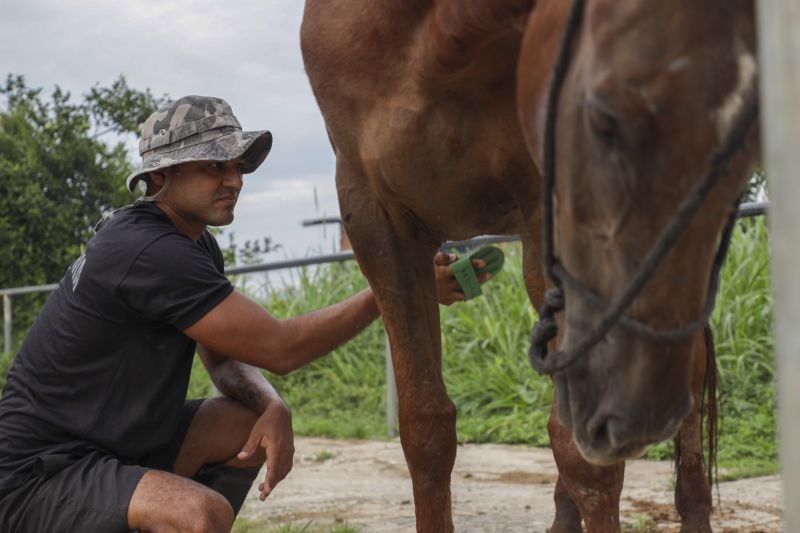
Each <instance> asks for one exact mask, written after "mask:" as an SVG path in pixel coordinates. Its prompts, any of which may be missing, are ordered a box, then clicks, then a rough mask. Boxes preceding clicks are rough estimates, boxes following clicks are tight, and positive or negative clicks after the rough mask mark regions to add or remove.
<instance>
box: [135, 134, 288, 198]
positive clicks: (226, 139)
mask: <svg viewBox="0 0 800 533" xmlns="http://www.w3.org/2000/svg"><path fill="white" fill-rule="evenodd" d="M271 149H272V134H271V133H270V132H269V131H236V132H233V133H229V134H227V135H223V136H221V137H217V138H216V139H213V140H210V141H207V142H204V143H200V144H195V145H193V146H187V147H185V148H178V149H177V150H173V151H171V152H166V153H159V154H156V155H153V156H151V157H146V158H145V160H144V165H143V166H142V168H140V169H138V170H136V171H134V172H133V173H132V174H131V175H130V176H128V179H127V181H126V184H127V186H128V190H129V191H131V192H133V190H134V189H135V188H136V184H137V183H138V182H139V180H140V179H142V178H143V177H144V176H145V174H147V173H148V172H154V171H158V170H163V169H165V168H168V167H171V166H174V165H179V164H181V163H189V162H192V161H231V160H233V159H239V158H242V159H244V162H243V164H242V174H250V173H251V172H255V170H256V169H257V168H258V167H259V166H261V163H263V162H264V160H265V159H266V158H267V155H268V154H269V151H270V150H271Z"/></svg>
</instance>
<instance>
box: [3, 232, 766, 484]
mask: <svg viewBox="0 0 800 533" xmlns="http://www.w3.org/2000/svg"><path fill="white" fill-rule="evenodd" d="M767 233H768V232H767V228H766V225H765V223H764V221H763V219H757V220H749V221H743V222H741V223H740V224H739V225H738V227H737V230H736V232H735V233H734V238H733V242H732V246H731V250H730V254H729V256H728V260H727V262H726V265H725V268H724V270H723V274H722V283H721V287H720V293H719V296H718V300H717V307H716V310H715V312H714V315H713V318H712V325H713V329H714V332H715V336H716V343H717V354H718V364H719V372H720V377H721V381H720V387H719V389H720V401H721V409H722V413H723V421H722V425H721V441H720V446H719V461H720V464H721V465H722V466H723V467H725V466H727V467H730V466H735V467H736V468H737V469H738V470H737V471H739V472H741V473H762V472H769V471H774V470H775V468H776V459H777V440H776V426H775V389H774V385H773V382H774V360H773V341H772V335H771V331H772V296H771V292H770V286H769V261H768V245H767ZM506 252H507V257H508V260H507V262H506V268H505V269H504V270H503V272H501V273H500V275H499V276H498V277H497V278H496V279H495V280H493V281H492V282H490V283H489V284H487V285H485V286H484V293H485V296H483V297H481V298H478V299H475V300H473V301H471V302H469V303H466V304H456V305H453V306H451V307H442V308H441V322H442V331H443V340H442V346H443V369H444V378H445V382H446V384H447V388H448V392H449V394H450V396H451V397H452V399H453V401H454V402H455V404H456V406H457V408H458V413H459V415H458V422H457V432H458V438H459V439H460V440H461V441H471V442H485V441H491V442H505V443H526V444H532V445H537V446H546V445H547V443H548V437H547V431H546V421H547V417H548V415H549V408H550V402H551V398H552V385H551V383H550V380H549V379H546V378H542V377H539V376H537V375H536V374H535V373H534V371H533V370H532V369H531V368H530V366H529V364H528V361H527V350H528V335H529V332H530V329H531V326H532V325H533V322H534V319H535V316H536V315H535V312H534V311H533V309H532V307H531V305H530V303H529V302H528V300H527V297H526V294H525V289H524V286H523V282H522V273H521V264H520V263H521V261H520V249H519V247H518V246H517V245H509V246H506ZM264 279H265V280H266V279H267V278H264ZM235 281H236V283H237V284H238V285H239V286H243V287H246V290H248V291H253V292H257V293H258V294H268V295H269V297H268V301H267V303H266V307H267V308H268V309H269V311H270V312H271V313H272V314H274V315H276V316H277V317H289V316H296V315H299V314H303V313H307V312H310V311H313V310H315V309H318V308H320V307H323V306H326V305H329V304H332V303H335V302H338V301H340V300H342V299H344V298H346V297H347V296H349V295H350V294H353V293H355V292H356V291H358V290H360V289H362V288H364V287H366V282H365V281H364V278H363V276H362V275H361V273H360V271H359V269H358V267H357V265H355V263H352V262H350V263H340V264H332V265H326V266H324V267H321V268H317V269H313V270H310V269H304V270H298V271H294V272H293V273H292V274H291V278H290V279H288V280H287V281H288V283H286V284H285V285H281V286H276V285H275V284H273V283H269V282H267V281H263V282H259V278H258V276H256V277H250V278H248V279H247V280H245V281H243V280H235ZM245 283H246V285H245ZM384 350H385V337H384V333H383V329H382V325H381V323H380V321H378V322H376V323H375V324H373V325H371V326H370V327H369V328H368V329H367V330H366V331H365V332H364V333H363V334H362V335H360V336H359V337H358V338H356V339H354V340H353V341H351V342H350V343H348V344H347V345H345V346H343V347H341V348H340V349H338V350H336V351H335V352H333V353H332V354H331V355H330V356H328V357H325V358H323V359H321V360H319V361H317V362H315V363H313V364H311V365H309V366H308V367H306V368H304V369H302V370H300V371H297V372H295V373H293V374H292V375H289V376H286V377H278V376H270V379H271V381H272V382H273V383H274V384H275V385H276V387H277V388H278V389H279V391H280V392H281V393H282V395H283V396H284V397H285V398H286V400H287V401H288V403H289V405H291V406H292V410H293V413H294V422H295V430H296V432H297V433H299V434H313V435H325V436H332V437H352V438H366V437H372V438H381V437H384V436H385V434H386V422H385V410H386V400H385V386H386V381H385V375H384ZM10 360H11V358H10V356H9V355H3V356H0V387H1V386H2V384H3V382H4V379H5V374H6V372H7V369H8V366H9V364H10ZM213 393H214V390H213V387H212V385H211V383H210V382H209V380H208V377H207V375H206V374H205V372H204V371H203V370H202V367H201V365H200V364H199V363H198V362H197V361H196V362H195V368H194V371H193V376H192V380H191V384H190V396H191V397H204V396H210V395H213ZM670 453H671V452H670V450H669V446H667V445H664V446H657V447H655V448H654V449H653V451H652V452H651V456H652V457H663V456H666V455H669V454H670Z"/></svg>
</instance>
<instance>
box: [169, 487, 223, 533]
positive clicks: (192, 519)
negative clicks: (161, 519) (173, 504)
mask: <svg viewBox="0 0 800 533" xmlns="http://www.w3.org/2000/svg"><path fill="white" fill-rule="evenodd" d="M184 509H185V511H186V513H185V516H184V517H183V520H182V521H181V524H180V527H179V529H178V531H186V532H187V533H217V532H220V533H222V532H224V533H228V532H229V531H230V530H231V526H232V525H233V519H234V514H233V509H232V508H231V505H230V503H228V500H227V499H225V497H223V496H222V495H221V494H219V493H217V492H214V491H207V492H203V493H202V494H201V495H199V497H197V498H194V499H193V501H192V502H187V505H186V506H185V508H184Z"/></svg>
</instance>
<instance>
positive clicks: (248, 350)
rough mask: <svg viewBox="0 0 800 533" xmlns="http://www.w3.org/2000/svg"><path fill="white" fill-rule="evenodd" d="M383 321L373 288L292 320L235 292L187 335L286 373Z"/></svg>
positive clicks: (247, 360) (202, 343) (246, 360)
mask: <svg viewBox="0 0 800 533" xmlns="http://www.w3.org/2000/svg"><path fill="white" fill-rule="evenodd" d="M377 317H378V306H377V304H376V302H375V298H374V296H373V295H372V292H371V291H370V290H369V289H366V290H364V291H362V292H360V293H358V294H356V295H354V296H351V297H350V298H348V299H346V300H344V301H342V302H339V303H337V304H334V305H331V306H329V307H325V308H323V309H320V310H318V311H315V312H313V313H309V314H307V315H303V316H299V317H295V318H290V319H287V320H277V319H276V318H275V317H273V316H272V315H270V314H269V313H268V312H267V311H266V310H265V309H264V308H263V307H262V306H261V305H259V304H257V303H256V302H254V301H252V300H251V299H249V298H247V297H246V296H244V295H242V294H241V293H239V292H237V291H233V292H232V293H231V294H230V295H229V296H228V297H227V298H225V299H224V300H223V301H222V302H220V303H219V305H217V306H216V307H214V308H213V309H212V310H211V311H209V312H208V313H207V314H206V315H205V316H204V317H203V318H201V319H200V320H198V321H197V322H196V323H194V324H193V325H192V326H190V327H188V328H187V329H186V330H184V333H186V335H188V336H189V337H191V338H192V339H194V340H196V341H197V342H198V343H200V344H201V345H202V346H205V347H206V348H208V349H210V350H212V351H214V352H217V353H220V354H226V355H227V356H229V357H231V358H233V359H236V360H238V361H242V362H244V363H247V364H250V365H254V366H257V367H260V368H265V369H267V370H269V371H270V372H273V373H275V374H281V375H283V374H287V373H289V372H291V371H292V370H295V369H297V368H300V367H301V366H304V365H306V364H308V363H310V362H311V361H314V360H315V359H318V358H319V357H322V356H323V355H325V354H327V353H328V352H330V351H331V350H333V349H335V348H336V347H338V346H340V345H341V344H343V343H345V342H347V341H348V340H350V339H352V338H353V337H355V336H356V335H358V333H360V332H361V331H362V330H363V329H364V328H365V327H367V326H368V325H369V324H370V323H371V322H372V321H373V320H375V319H376V318H377Z"/></svg>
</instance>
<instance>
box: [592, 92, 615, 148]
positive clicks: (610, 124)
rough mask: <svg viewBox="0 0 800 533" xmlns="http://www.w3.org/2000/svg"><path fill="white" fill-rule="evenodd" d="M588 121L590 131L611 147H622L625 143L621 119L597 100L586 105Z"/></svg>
mask: <svg viewBox="0 0 800 533" xmlns="http://www.w3.org/2000/svg"><path fill="white" fill-rule="evenodd" d="M586 121H587V123H588V126H589V131H591V132H592V134H593V135H594V136H595V137H597V139H598V140H599V141H600V142H602V143H603V144H605V145H607V146H609V147H610V148H615V149H621V148H623V145H624V142H623V141H624V139H623V137H622V127H621V125H620V121H619V119H618V118H617V117H616V116H615V115H614V113H613V112H611V111H610V110H609V109H607V108H605V107H604V106H602V105H600V104H597V103H595V102H589V103H587V105H586Z"/></svg>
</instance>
